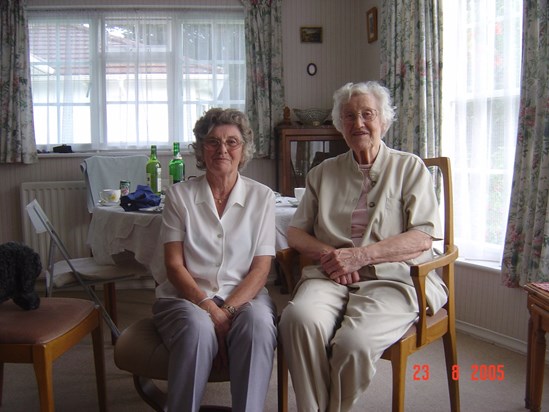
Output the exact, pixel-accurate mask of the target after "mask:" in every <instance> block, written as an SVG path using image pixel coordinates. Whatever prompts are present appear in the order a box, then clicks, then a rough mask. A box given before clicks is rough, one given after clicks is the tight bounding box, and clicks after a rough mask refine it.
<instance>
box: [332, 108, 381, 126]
mask: <svg viewBox="0 0 549 412" xmlns="http://www.w3.org/2000/svg"><path fill="white" fill-rule="evenodd" d="M359 117H360V118H361V119H362V121H363V122H371V121H373V120H375V119H376V117H377V110H374V109H366V110H363V111H362V112H358V113H351V112H348V113H344V114H343V115H342V116H341V120H343V123H346V124H353V123H356V121H357V119H358V118H359Z"/></svg>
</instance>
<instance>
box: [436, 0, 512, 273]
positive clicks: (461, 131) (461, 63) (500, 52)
mask: <svg viewBox="0 0 549 412" xmlns="http://www.w3.org/2000/svg"><path fill="white" fill-rule="evenodd" d="M443 31H444V40H443V41H444V43H443V44H444V57H443V58H444V60H443V61H444V79H443V107H444V108H443V152H444V154H445V155H447V156H450V157H451V159H452V169H453V170H452V171H453V177H454V210H455V217H454V219H455V227H456V230H455V238H456V240H455V241H456V244H457V245H458V246H459V248H460V255H461V257H464V258H466V259H470V260H476V259H478V260H487V261H495V262H498V263H499V262H501V255H502V251H503V243H504V240H505V230H506V225H507V214H508V209H509V199H510V191H511V182H512V175H513V163H514V154H515V142H516V138H517V122H518V109H519V93H520V66H521V32H522V1H521V0H446V1H444V25H443Z"/></svg>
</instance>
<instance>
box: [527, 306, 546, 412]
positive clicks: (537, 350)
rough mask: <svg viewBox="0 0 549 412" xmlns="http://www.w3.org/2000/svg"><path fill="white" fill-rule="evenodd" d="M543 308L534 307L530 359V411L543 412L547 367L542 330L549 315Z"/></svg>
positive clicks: (543, 332)
mask: <svg viewBox="0 0 549 412" xmlns="http://www.w3.org/2000/svg"><path fill="white" fill-rule="evenodd" d="M542 311H543V309H541V308H537V307H534V308H533V310H532V317H533V321H534V325H533V326H534V334H533V337H532V338H533V345H532V356H531V359H530V362H531V364H530V410H531V411H532V412H539V411H541V396H542V392H543V372H544V366H545V349H546V343H545V331H544V330H543V328H542V317H543V316H546V317H547V316H548V315H549V314H548V313H547V312H545V311H543V312H542Z"/></svg>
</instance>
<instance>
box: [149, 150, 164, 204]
mask: <svg viewBox="0 0 549 412" xmlns="http://www.w3.org/2000/svg"><path fill="white" fill-rule="evenodd" d="M146 167H147V184H148V185H149V187H150V188H151V190H152V191H153V193H156V194H159V193H160V191H161V190H162V167H161V166H160V162H159V161H158V158H157V156H156V145H152V146H151V156H150V157H149V161H148V162H147V166H146Z"/></svg>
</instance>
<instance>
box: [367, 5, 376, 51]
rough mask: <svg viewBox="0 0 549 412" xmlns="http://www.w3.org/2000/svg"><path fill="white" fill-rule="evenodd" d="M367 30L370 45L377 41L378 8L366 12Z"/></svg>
mask: <svg viewBox="0 0 549 412" xmlns="http://www.w3.org/2000/svg"><path fill="white" fill-rule="evenodd" d="M366 30H367V32H368V43H372V42H374V41H376V40H377V7H372V8H371V9H370V10H368V11H367V12H366Z"/></svg>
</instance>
